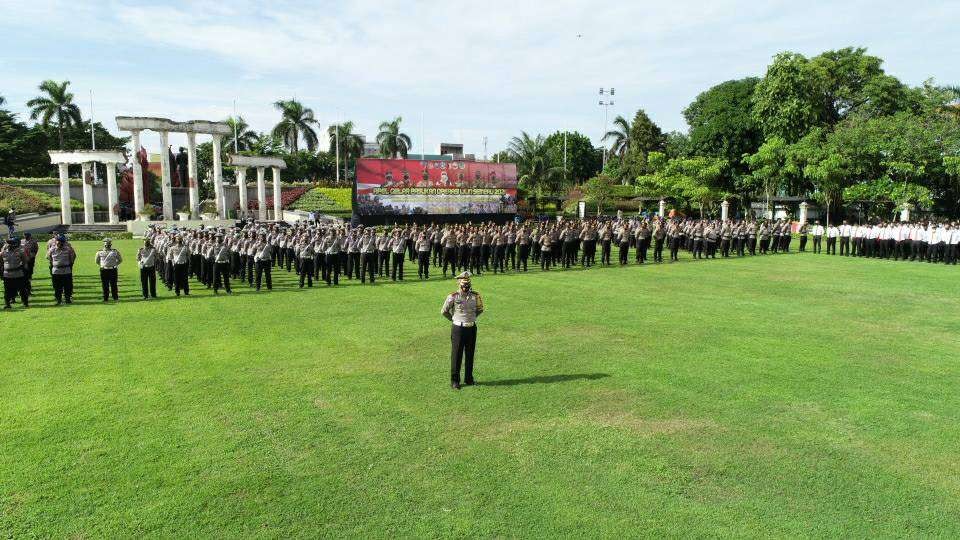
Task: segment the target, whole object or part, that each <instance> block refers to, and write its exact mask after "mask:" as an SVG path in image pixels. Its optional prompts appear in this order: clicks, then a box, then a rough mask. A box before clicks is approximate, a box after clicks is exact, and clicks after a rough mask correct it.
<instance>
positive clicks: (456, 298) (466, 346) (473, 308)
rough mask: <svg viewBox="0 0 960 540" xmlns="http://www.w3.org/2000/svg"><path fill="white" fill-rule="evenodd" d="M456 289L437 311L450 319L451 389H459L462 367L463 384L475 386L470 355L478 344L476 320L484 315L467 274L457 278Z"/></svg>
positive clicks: (468, 273)
mask: <svg viewBox="0 0 960 540" xmlns="http://www.w3.org/2000/svg"><path fill="white" fill-rule="evenodd" d="M457 281H458V283H459V285H460V287H459V289H458V290H456V291H454V292H452V293H450V294H449V295H448V296H447V298H446V300H445V301H444V302H443V307H442V308H440V314H441V315H443V316H444V317H446V318H447V319H449V320H450V322H451V323H453V324H452V326H451V327H450V387H451V388H453V389H454V390H459V389H460V366H461V363H462V362H463V360H466V362H465V364H466V365H465V366H464V379H463V382H464V384H465V385H467V386H470V385H472V384H474V383H475V380H474V378H473V354H474V350H475V348H476V345H477V317H478V316H480V314H481V313H483V298H482V297H481V296H480V293H478V292H477V291H475V290H473V289H472V287H471V283H470V272H463V273H462V274H460V275H458V276H457Z"/></svg>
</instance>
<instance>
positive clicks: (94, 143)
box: [90, 88, 97, 185]
mask: <svg viewBox="0 0 960 540" xmlns="http://www.w3.org/2000/svg"><path fill="white" fill-rule="evenodd" d="M90 149H91V150H96V149H97V137H96V136H95V135H94V129H93V89H92V88H91V89H90ZM93 183H94V185H96V184H97V164H96V163H94V164H93Z"/></svg>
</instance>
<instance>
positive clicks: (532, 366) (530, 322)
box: [0, 241, 960, 538]
mask: <svg viewBox="0 0 960 540" xmlns="http://www.w3.org/2000/svg"><path fill="white" fill-rule="evenodd" d="M117 244H118V247H119V248H120V249H121V250H122V252H123V253H124V255H125V256H127V258H128V262H127V263H125V265H124V267H123V268H124V273H123V276H122V281H121V289H122V301H121V302H120V303H119V304H118V305H102V304H101V303H100V302H99V300H98V298H97V296H98V294H99V290H98V289H99V282H98V278H97V277H95V275H94V273H93V272H94V269H93V265H92V259H93V253H94V251H95V250H96V248H97V245H98V244H97V243H91V242H78V243H77V248H78V251H79V253H80V260H81V262H82V263H83V264H82V265H81V268H80V274H79V275H78V277H77V282H78V294H77V297H78V300H79V302H78V305H73V306H66V307H61V308H54V307H51V291H50V286H49V282H48V280H47V279H40V280H38V282H37V283H38V289H39V294H38V298H37V299H36V300H37V307H34V308H31V309H29V310H26V311H24V310H22V309H18V310H15V311H14V312H10V313H0V319H2V321H3V323H2V324H3V326H2V327H3V336H4V338H5V339H4V346H3V351H4V354H3V360H2V376H0V433H2V436H0V536H3V537H32V536H41V537H48V536H52V537H91V538H96V537H116V536H127V537H130V536H137V537H139V536H144V535H146V536H161V537H210V536H216V537H222V538H230V537H236V536H258V537H289V536H310V537H318V536H323V537H329V536H354V537H387V536H391V537H393V536H403V537H437V536H444V537H446V536H480V537H492V536H509V537H538V538H548V537H555V536H573V535H577V536H585V537H612V538H620V537H624V536H630V537H633V536H639V535H651V536H652V535H658V536H664V535H668V536H678V535H685V536H694V535H695V536H720V535H723V536H729V535H738V536H741V535H742V536H794V537H795V536H817V537H822V536H855V537H875V536H898V537H900V536H939V537H957V536H958V535H960V458H958V448H960V391H958V389H960V338H958V334H960V270H958V269H957V268H956V267H944V266H941V265H928V264H920V263H912V264H909V263H899V262H893V261H875V260H862V259H848V258H840V257H828V256H822V255H821V256H816V255H812V254H793V255H777V256H765V257H753V258H745V259H732V260H717V261H706V262H691V261H689V260H683V261H681V262H680V263H675V264H664V265H659V266H652V265H648V266H646V267H637V266H630V267H627V268H609V269H592V270H588V271H582V270H577V271H568V272H562V271H557V272H554V271H551V272H549V273H540V272H539V271H538V272H536V273H531V274H530V275H522V276H520V275H507V276H492V275H489V276H488V275H484V276H483V277H480V278H477V279H476V280H475V286H476V288H477V289H478V290H479V291H481V292H482V293H483V294H484V298H485V303H486V305H487V310H488V311H487V313H486V314H484V315H483V318H482V323H481V329H480V338H479V344H478V360H477V370H476V373H477V377H478V380H479V381H480V382H481V385H480V386H476V387H469V388H465V389H464V390H461V391H459V392H456V391H453V390H451V389H450V388H449V386H448V383H447V380H448V369H449V360H448V350H449V326H448V324H446V321H445V320H443V319H442V318H441V317H440V315H439V309H440V305H441V303H442V301H443V298H444V296H445V295H446V294H447V293H448V292H450V291H451V290H452V288H453V283H452V281H450V280H447V281H443V280H431V281H429V282H427V283H417V282H416V281H415V279H414V280H413V281H410V280H409V273H408V281H407V282H405V283H403V284H391V283H385V284H378V285H377V286H375V287H370V286H365V287H362V286H360V285H359V284H354V283H349V282H348V283H347V284H346V285H341V286H340V287H339V288H335V289H326V288H325V287H322V288H319V289H314V290H304V291H300V290H298V289H296V288H294V287H293V286H292V278H291V277H289V276H287V275H286V274H283V275H282V276H281V275H280V274H277V275H278V276H280V277H278V279H277V281H278V282H279V285H278V287H277V288H276V289H275V290H274V291H273V292H271V293H267V292H262V293H259V294H257V293H253V292H251V291H250V290H249V289H248V288H246V287H245V286H238V287H237V290H238V294H235V295H234V296H233V297H223V296H221V297H219V298H214V297H212V294H209V293H208V292H207V291H200V292H199V294H197V295H196V296H193V297H190V298H183V299H175V298H172V294H170V293H167V292H166V290H164V291H163V292H162V293H161V296H162V299H159V300H156V301H152V302H146V303H145V302H141V301H139V300H138V298H139V293H138V291H137V289H136V284H135V278H134V274H135V272H136V267H135V265H134V264H133V263H132V261H131V260H132V259H133V254H134V252H135V246H136V245H138V243H137V242H134V241H121V242H118V243H117ZM684 256H685V257H688V256H687V255H684ZM410 269H411V267H410V266H409V265H408V271H409V270H410ZM44 274H45V268H41V269H40V270H38V275H41V276H42V275H44ZM413 275H414V278H415V277H416V272H415V271H414V272H413Z"/></svg>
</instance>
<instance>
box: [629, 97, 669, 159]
mask: <svg viewBox="0 0 960 540" xmlns="http://www.w3.org/2000/svg"><path fill="white" fill-rule="evenodd" d="M663 143H664V136H663V130H661V129H660V126H658V125H657V124H656V123H654V121H653V120H651V119H650V117H649V116H647V113H646V111H644V110H643V109H638V110H637V114H635V115H634V116H633V123H632V124H630V150H631V151H633V152H638V153H640V154H641V155H643V156H644V161H646V156H647V154H649V153H650V152H661V151H663Z"/></svg>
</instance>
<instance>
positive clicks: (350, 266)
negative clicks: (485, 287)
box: [0, 216, 960, 308]
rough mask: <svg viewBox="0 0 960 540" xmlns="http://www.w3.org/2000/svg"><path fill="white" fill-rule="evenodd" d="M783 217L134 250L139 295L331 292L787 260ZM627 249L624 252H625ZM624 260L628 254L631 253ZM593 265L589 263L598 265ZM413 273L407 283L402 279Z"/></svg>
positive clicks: (886, 228)
mask: <svg viewBox="0 0 960 540" xmlns="http://www.w3.org/2000/svg"><path fill="white" fill-rule="evenodd" d="M798 232H799V241H800V246H799V247H800V250H801V251H806V248H807V242H808V237H810V236H812V237H813V251H814V252H816V253H820V252H821V251H822V247H823V243H824V242H823V239H824V238H826V252H827V253H836V246H837V244H838V243H839V246H840V254H841V255H852V256H863V257H880V258H894V259H904V260H906V259H909V260H920V261H928V262H943V263H946V264H956V262H957V259H958V256H960V252H958V244H960V226H958V224H956V223H939V224H935V223H928V222H924V223H880V224H874V225H850V224H848V223H846V222H844V223H843V224H842V225H839V226H831V227H827V228H824V227H823V226H821V225H820V224H819V222H814V223H813V224H812V225H809V224H807V225H802V226H801V227H800V229H799V231H798ZM792 238H793V236H792V234H791V224H790V222H789V221H785V220H778V221H754V220H712V219H664V218H660V217H656V216H654V217H651V218H639V217H638V218H629V219H587V220H567V221H549V222H548V221H542V222H527V223H524V224H516V223H507V224H497V223H493V222H479V223H456V224H453V223H451V224H445V225H437V224H433V225H402V226H394V227H385V228H380V227H377V228H375V227H364V226H356V227H351V226H349V225H346V224H319V223H307V222H300V223H296V224H293V225H286V224H277V223H258V222H246V223H242V224H239V225H238V226H236V227H229V228H217V229H179V230H178V229H175V228H174V229H164V228H161V227H158V226H153V227H151V228H149V229H148V231H147V233H146V235H145V238H144V243H143V247H141V248H140V249H139V250H138V251H137V254H136V262H137V266H138V268H139V270H140V292H141V293H142V295H143V298H144V299H150V298H156V296H157V281H160V282H161V284H163V285H164V286H166V288H167V289H168V290H170V291H172V292H174V293H175V294H176V295H177V296H180V295H189V294H190V290H191V287H194V288H195V287H197V286H201V287H205V288H209V289H213V291H214V293H216V294H219V293H220V291H221V290H222V291H224V292H226V293H227V294H231V293H232V291H233V285H234V284H235V283H236V282H240V283H246V284H247V285H248V286H249V287H251V288H255V289H256V290H258V291H259V290H261V289H262V288H263V287H265V288H266V289H267V290H270V289H272V288H273V275H272V274H273V272H274V271H286V272H294V273H296V275H297V276H298V278H299V279H298V282H299V286H300V287H313V284H314V281H317V282H323V283H326V285H328V286H335V285H338V284H339V283H340V280H341V279H351V280H359V281H360V282H361V283H367V282H369V283H371V284H373V283H375V282H376V280H377V279H381V280H383V279H390V280H392V281H402V280H404V279H405V278H406V277H407V276H405V275H404V263H405V261H411V262H415V263H416V267H417V278H419V279H429V278H430V275H431V273H434V274H436V273H439V274H441V275H443V276H444V277H447V276H448V275H449V276H451V277H452V276H455V275H457V274H460V273H462V272H464V271H467V272H470V273H471V274H472V275H481V274H482V273H484V272H493V273H500V272H526V271H527V270H528V268H529V266H530V265H533V266H539V267H540V269H541V270H544V271H549V270H550V269H552V268H570V267H573V266H583V267H587V268H589V267H592V266H595V265H600V266H607V265H611V264H614V263H613V260H612V257H613V254H614V250H616V255H617V263H618V264H620V265H626V264H629V263H630V261H631V260H633V261H635V262H636V263H638V264H643V263H646V262H647V261H648V260H649V261H652V262H656V263H660V262H663V260H664V252H666V253H667V257H669V260H671V261H675V260H678V258H679V254H680V252H681V251H687V252H689V253H690V254H691V256H692V257H693V258H694V259H703V258H716V257H717V256H720V257H744V256H747V255H763V254H767V253H777V252H788V251H790V244H791V241H792ZM631 251H633V253H632V254H631ZM38 252H39V246H37V243H36V241H35V240H33V239H32V238H30V235H29V234H27V235H24V240H23V241H22V242H21V241H20V240H19V239H16V238H12V239H10V240H8V241H7V242H6V244H5V245H4V247H3V250H2V252H0V257H2V260H3V282H4V300H5V302H4V306H5V308H9V307H10V306H11V304H12V303H14V302H16V301H18V300H19V301H20V302H21V303H22V304H23V305H24V306H28V305H29V296H30V291H31V278H32V276H33V268H34V261H35V259H36V257H37V253H38ZM631 255H632V256H631ZM598 257H599V261H598V260H597V259H598ZM76 258H77V254H76V252H75V251H74V249H73V247H72V246H71V245H70V243H69V242H68V241H67V239H66V238H65V237H64V236H63V235H58V236H54V237H53V238H51V239H50V241H49V242H48V244H47V249H46V259H47V261H48V262H49V268H50V275H51V280H52V283H53V290H54V297H55V299H56V302H57V304H58V305H59V304H60V303H64V302H65V303H71V302H72V300H73V265H74V262H75V261H76ZM94 261H95V263H96V264H97V266H98V267H99V269H100V283H101V289H102V296H103V301H104V302H108V301H110V300H111V299H112V300H114V301H117V300H118V297H119V295H118V269H119V267H120V265H121V263H122V262H123V257H122V256H121V254H120V252H119V251H117V250H116V249H114V248H113V246H112V243H111V242H110V240H105V241H104V245H103V249H101V250H99V251H98V252H97V253H96V255H95V257H94ZM411 277H412V276H411Z"/></svg>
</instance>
